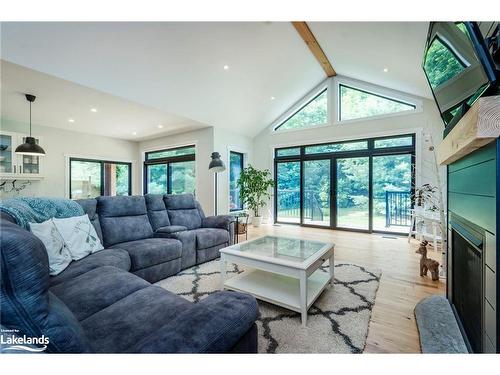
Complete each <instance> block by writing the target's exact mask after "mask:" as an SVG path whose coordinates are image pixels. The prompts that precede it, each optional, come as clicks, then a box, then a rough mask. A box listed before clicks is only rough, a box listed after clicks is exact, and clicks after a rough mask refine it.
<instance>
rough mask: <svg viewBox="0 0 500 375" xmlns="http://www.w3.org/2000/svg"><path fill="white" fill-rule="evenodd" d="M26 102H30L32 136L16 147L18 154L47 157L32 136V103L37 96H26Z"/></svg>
mask: <svg viewBox="0 0 500 375" xmlns="http://www.w3.org/2000/svg"><path fill="white" fill-rule="evenodd" d="M25 95H26V100H27V101H28V102H30V136H29V137H26V141H25V143H23V144H22V145H19V146H17V147H16V151H15V152H16V154H19V155H31V156H45V151H44V150H43V148H41V147H40V146H39V145H37V144H36V140H35V138H33V137H32V136H31V103H33V102H34V101H35V99H36V96H35V95H30V94H25Z"/></svg>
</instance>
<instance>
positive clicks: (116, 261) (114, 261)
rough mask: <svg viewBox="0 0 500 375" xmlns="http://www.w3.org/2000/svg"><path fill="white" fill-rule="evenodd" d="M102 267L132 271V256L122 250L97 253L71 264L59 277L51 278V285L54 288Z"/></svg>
mask: <svg viewBox="0 0 500 375" xmlns="http://www.w3.org/2000/svg"><path fill="white" fill-rule="evenodd" d="M102 266H113V267H116V268H119V269H121V270H124V271H128V270H130V256H129V255H128V252H126V251H125V250H122V249H117V248H113V249H104V250H101V251H99V252H97V253H94V254H90V255H89V256H87V257H85V258H83V259H80V260H77V261H76V262H71V264H70V265H69V266H68V268H66V269H65V270H64V271H63V272H61V273H60V274H59V275H57V276H53V277H51V278H50V285H51V286H54V285H57V284H59V283H61V282H63V281H66V280H69V279H72V278H75V277H77V276H79V275H81V274H83V273H85V272H88V271H90V270H93V269H94V268H98V267H102Z"/></svg>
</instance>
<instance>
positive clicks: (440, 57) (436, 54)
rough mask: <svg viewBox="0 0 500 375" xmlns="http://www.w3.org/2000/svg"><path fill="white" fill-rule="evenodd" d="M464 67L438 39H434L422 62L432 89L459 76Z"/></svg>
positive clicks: (460, 60)
mask: <svg viewBox="0 0 500 375" xmlns="http://www.w3.org/2000/svg"><path fill="white" fill-rule="evenodd" d="M462 25H463V24H462ZM466 67H467V66H466V64H465V63H464V62H463V61H462V59H460V58H459V57H458V56H457V55H456V54H455V53H454V52H453V50H452V49H451V48H450V47H448V45H447V44H446V43H445V42H443V41H442V40H441V39H440V38H439V37H436V38H434V40H433V41H432V43H431V45H430V47H429V50H428V51H427V54H426V55H425V62H424V69H425V72H426V73H427V78H428V79H429V83H430V85H431V86H432V88H433V89H434V88H436V87H438V86H439V85H440V84H442V83H444V82H446V81H448V80H449V79H451V78H452V77H455V76H456V75H458V74H460V73H461V72H462V71H464V70H465V68H466Z"/></svg>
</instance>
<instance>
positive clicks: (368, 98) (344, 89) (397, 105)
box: [339, 84, 416, 121]
mask: <svg viewBox="0 0 500 375" xmlns="http://www.w3.org/2000/svg"><path fill="white" fill-rule="evenodd" d="M415 109H416V105H414V104H411V103H406V102H403V101H400V100H396V99H392V98H388V97H385V96H382V95H379V94H375V93H372V92H368V91H364V90H360V89H356V88H353V87H350V86H346V85H342V84H341V85H339V121H347V120H355V119H360V118H366V117H373V116H380V115H387V114H391V113H397V112H404V111H412V110H415Z"/></svg>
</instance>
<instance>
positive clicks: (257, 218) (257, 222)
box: [252, 216, 262, 227]
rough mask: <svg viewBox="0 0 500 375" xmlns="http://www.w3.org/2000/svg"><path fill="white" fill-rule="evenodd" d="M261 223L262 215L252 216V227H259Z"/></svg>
mask: <svg viewBox="0 0 500 375" xmlns="http://www.w3.org/2000/svg"><path fill="white" fill-rule="evenodd" d="M260 224H262V216H254V217H252V225H253V226H254V227H259V226H260Z"/></svg>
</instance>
